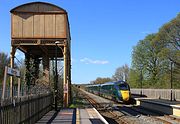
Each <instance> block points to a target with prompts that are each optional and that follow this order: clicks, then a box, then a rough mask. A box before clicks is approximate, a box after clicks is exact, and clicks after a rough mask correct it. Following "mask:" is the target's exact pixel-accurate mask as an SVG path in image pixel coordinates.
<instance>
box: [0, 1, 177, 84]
mask: <svg viewBox="0 0 180 124" xmlns="http://www.w3.org/2000/svg"><path fill="white" fill-rule="evenodd" d="M27 2H33V1H30V0H0V12H1V14H0V18H1V21H0V22H1V23H0V44H1V45H0V51H4V52H6V53H8V54H9V51H10V13H9V11H10V10H11V9H12V8H14V7H16V6H18V5H20V4H24V3H27ZM44 2H50V3H52V4H56V5H58V6H60V7H62V8H64V9H65V10H66V11H67V12H68V16H69V23H70V29H71V38H72V40H71V42H72V46H71V48H72V82H73V83H89V81H92V80H95V79H96V78H97V77H111V76H112V75H113V74H114V72H115V70H116V68H118V67H120V66H122V65H124V64H128V65H129V66H130V65H131V53H132V48H133V46H135V45H136V44H137V42H138V41H139V40H141V39H143V38H144V37H145V36H146V35H147V34H149V33H156V32H157V31H158V29H159V28H160V27H161V26H162V25H163V24H164V23H166V22H168V21H170V20H171V19H173V18H174V17H176V15H177V14H178V12H180V1H179V0H44ZM17 57H18V58H21V54H17Z"/></svg>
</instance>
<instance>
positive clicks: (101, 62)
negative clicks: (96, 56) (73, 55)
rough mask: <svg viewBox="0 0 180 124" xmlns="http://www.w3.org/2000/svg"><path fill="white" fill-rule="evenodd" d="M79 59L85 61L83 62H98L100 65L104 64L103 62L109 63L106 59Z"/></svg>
mask: <svg viewBox="0 0 180 124" xmlns="http://www.w3.org/2000/svg"><path fill="white" fill-rule="evenodd" d="M80 61H81V62H83V63H85V64H100V65H104V64H108V63H109V61H107V60H92V59H90V58H83V59H81V60H80Z"/></svg>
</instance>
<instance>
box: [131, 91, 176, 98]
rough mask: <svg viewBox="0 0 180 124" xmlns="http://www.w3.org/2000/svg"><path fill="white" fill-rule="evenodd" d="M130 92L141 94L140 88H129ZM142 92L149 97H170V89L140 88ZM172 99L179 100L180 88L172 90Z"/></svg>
mask: <svg viewBox="0 0 180 124" xmlns="http://www.w3.org/2000/svg"><path fill="white" fill-rule="evenodd" d="M131 93H132V94H138V95H140V94H141V89H131ZM142 94H143V95H146V96H147V97H150V98H158V99H168V100H170V99H171V89H142ZM172 97H173V98H172V99H173V100H176V101H180V89H173V90H172Z"/></svg>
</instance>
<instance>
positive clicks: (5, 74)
mask: <svg viewBox="0 0 180 124" xmlns="http://www.w3.org/2000/svg"><path fill="white" fill-rule="evenodd" d="M7 68H8V67H7V66H6V67H5V70H4V81H3V89H2V97H1V98H2V99H4V96H5V91H6V79H7Z"/></svg>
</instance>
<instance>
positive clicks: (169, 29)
mask: <svg viewBox="0 0 180 124" xmlns="http://www.w3.org/2000/svg"><path fill="white" fill-rule="evenodd" d="M156 43H157V44H161V46H163V48H162V50H161V52H160V54H159V57H160V58H161V59H164V60H166V61H168V62H169V64H168V67H167V72H170V63H171V62H172V63H173V65H174V66H173V82H174V84H175V86H176V87H177V88H180V83H179V81H180V76H179V75H180V13H179V14H178V15H177V17H176V18H174V19H173V20H171V21H170V22H168V23H166V24H164V25H163V26H162V27H161V28H160V30H159V32H158V34H157V36H156ZM166 75H168V73H166Z"/></svg>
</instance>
